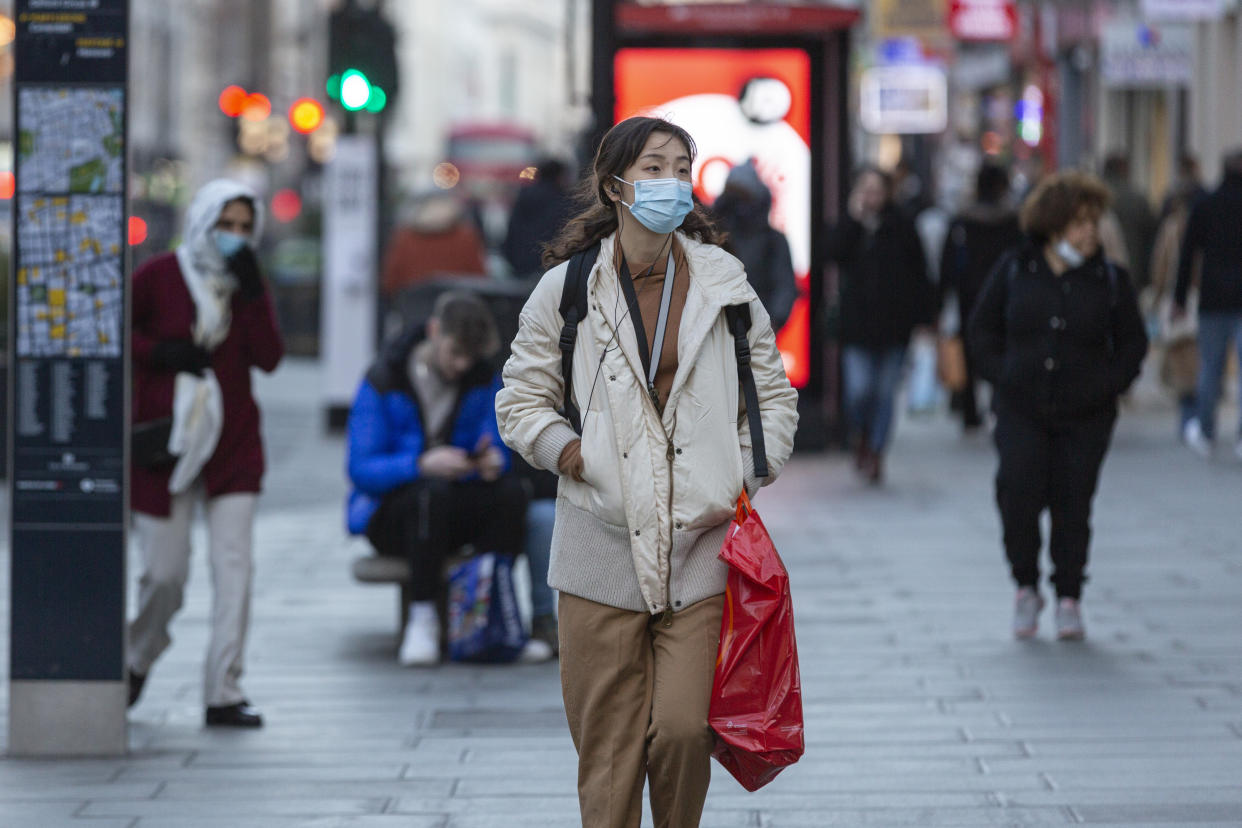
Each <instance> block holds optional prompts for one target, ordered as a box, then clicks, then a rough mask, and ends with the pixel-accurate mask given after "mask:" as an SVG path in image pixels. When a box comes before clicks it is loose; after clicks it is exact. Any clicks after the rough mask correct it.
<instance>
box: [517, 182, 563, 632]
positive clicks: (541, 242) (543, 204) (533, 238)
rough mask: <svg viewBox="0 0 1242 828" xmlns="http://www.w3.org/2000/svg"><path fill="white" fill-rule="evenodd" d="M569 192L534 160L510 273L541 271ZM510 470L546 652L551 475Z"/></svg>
mask: <svg viewBox="0 0 1242 828" xmlns="http://www.w3.org/2000/svg"><path fill="white" fill-rule="evenodd" d="M572 212H573V193H572V191H571V187H570V183H569V169H568V167H566V165H565V164H564V163H563V162H561V161H559V160H557V159H555V158H545V159H543V160H542V161H540V162H539V163H538V165H537V166H536V170H535V180H534V181H533V182H531V183H530V184H528V185H526V186H525V187H523V188H522V190H521V191H520V192H519V193H518V197H517V201H516V202H515V203H514V205H513V211H512V212H511V213H510V214H509V228H508V231H507V233H506V235H505V241H504V245H503V246H502V248H501V249H502V252H503V253H504V255H505V258H506V259H507V260H508V262H509V266H510V267H511V268H512V269H513V275H514V276H515V277H517V278H519V279H523V280H528V279H529V280H534V279H536V278H537V277H539V276H540V275H542V273H543V250H544V247H545V246H547V245H548V244H549V243H550V242H551V241H552V239H554V238H555V237H556V236H557V234H559V233H560V232H561V229H562V228H563V227H564V226H565V222H566V221H568V220H569V217H570V215H571V214H572ZM514 472H515V473H516V474H517V475H518V477H519V478H520V479H521V480H522V481H523V485H525V486H526V490H527V494H528V495H529V497H530V505H529V506H528V507H527V509H526V560H527V561H528V562H529V563H530V574H531V578H530V601H531V615H532V620H531V637H532V638H535V639H538V640H539V641H542V642H543V643H544V644H546V645H547V646H548V648H549V649H550V650H551V653H552V655H556V654H558V653H559V652H560V637H559V634H558V632H557V626H556V594H555V592H554V590H553V589H552V588H551V587H550V586H548V563H549V556H550V555H551V549H552V531H553V527H554V524H555V521H556V487H557V477H556V475H555V474H553V473H552V472H549V471H544V470H542V469H536V468H534V467H533V466H531V465H530V464H529V463H527V462H525V461H524V460H522V459H521V458H520V457H518V458H515V460H514Z"/></svg>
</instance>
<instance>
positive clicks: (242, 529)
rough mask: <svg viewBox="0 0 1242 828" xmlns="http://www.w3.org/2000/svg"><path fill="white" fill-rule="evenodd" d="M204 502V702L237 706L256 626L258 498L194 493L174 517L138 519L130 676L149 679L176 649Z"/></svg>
mask: <svg viewBox="0 0 1242 828" xmlns="http://www.w3.org/2000/svg"><path fill="white" fill-rule="evenodd" d="M200 500H202V501H203V509H204V511H205V513H206V517H207V539H208V550H207V560H208V564H209V566H210V568H211V586H212V606H211V641H210V643H209V645H208V647H207V661H206V664H205V665H204V669H203V703H204V704H206V705H207V706H209V707H215V706H221V705H229V704H236V703H237V702H240V701H242V700H243V699H244V698H245V694H244V693H242V690H241V684H240V680H241V674H242V669H243V656H244V651H245V646H246V629H247V627H248V626H249V622H250V583H251V575H252V572H253V564H252V561H251V542H252V535H253V529H254V510H255V503H256V501H257V500H258V496H257V495H255V494H252V493H249V492H244V493H238V494H227V495H221V496H219V497H213V498H210V499H208V498H205V496H204V490H203V488H202V487H201V485H200V486H194V487H192V488H191V489H190V490H189V491H187V492H184V493H182V494H179V495H173V499H172V511H171V513H170V514H169V516H168V517H167V518H160V517H155V516H153V515H147V514H143V513H141V512H134V531H135V534H136V535H137V536H138V549H139V553H140V556H141V558H142V575H141V576H140V577H139V579H138V615H137V616H136V617H135V618H134V621H133V623H132V624H130V626H129V656H128V659H129V669H131V670H133V671H134V672H135V673H139V674H142V675H145V674H146V673H148V672H149V671H150V669H151V665H152V664H154V663H155V660H156V659H157V658H159V656H160V654H161V653H162V652H164V650H165V649H167V647H168V645H169V644H170V643H172V638H171V637H170V636H169V634H168V625H169V622H171V621H172V619H173V616H174V615H176V614H177V611H178V610H179V609H181V603H182V600H183V599H184V596H185V583H186V579H187V578H188V577H189V574H190V525H191V523H192V522H193V518H194V507H195V505H197V503H198V502H199V501H200Z"/></svg>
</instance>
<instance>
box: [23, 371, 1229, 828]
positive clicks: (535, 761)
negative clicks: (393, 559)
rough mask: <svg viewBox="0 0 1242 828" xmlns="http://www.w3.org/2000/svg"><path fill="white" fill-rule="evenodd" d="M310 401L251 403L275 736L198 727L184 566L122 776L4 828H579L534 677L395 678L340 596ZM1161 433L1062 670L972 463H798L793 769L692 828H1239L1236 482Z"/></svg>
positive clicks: (1126, 425) (710, 805)
mask: <svg viewBox="0 0 1242 828" xmlns="http://www.w3.org/2000/svg"><path fill="white" fill-rule="evenodd" d="M316 385H317V380H316V374H315V370H314V365H313V364H311V363H306V362H301V363H298V362H291V363H290V364H289V365H287V366H286V367H285V368H283V369H282V371H281V372H279V373H278V374H277V375H276V376H275V377H273V378H271V379H264V380H262V381H261V383H260V386H259V388H260V392H261V394H262V396H263V397H264V399H265V405H264V412H265V426H266V428H267V431H268V434H269V435H270V436H269V454H270V460H271V466H272V470H271V474H270V476H269V479H268V489H269V492H268V494H267V495H266V496H265V498H264V500H263V501H262V503H261V507H260V519H259V525H258V549H259V553H258V554H259V558H258V575H257V582H256V593H255V605H254V607H255V608H254V619H253V624H252V641H251V644H250V648H249V656H250V657H249V665H248V673H247V677H246V686H247V689H248V692H249V693H250V694H251V695H252V697H253V699H254V700H255V702H256V703H257V704H258V705H260V706H261V707H262V709H263V711H264V713H265V714H266V716H267V719H268V726H267V727H266V728H264V729H263V730H261V731H258V732H236V733H228V732H225V733H221V732H210V731H207V730H204V729H203V728H202V726H201V718H202V708H201V702H200V689H199V684H200V670H201V663H202V656H203V651H204V648H205V638H206V619H207V613H208V611H209V593H208V589H207V583H208V578H207V577H206V568H205V563H204V560H203V555H202V554H201V547H200V552H199V554H198V555H197V557H196V559H195V569H194V572H193V574H192V576H191V587H190V591H189V595H188V597H187V601H186V608H185V610H183V612H182V614H181V615H180V616H179V618H178V620H177V623H176V626H175V629H174V637H175V639H176V640H175V642H174V644H173V646H172V649H171V650H170V651H169V652H168V653H167V654H166V655H165V657H164V658H163V659H162V660H161V661H160V662H159V663H158V664H157V665H156V667H155V669H154V671H153V673H152V677H151V680H150V682H149V684H148V687H147V691H146V694H145V695H144V697H143V700H142V701H141V703H140V704H139V705H138V706H137V707H136V708H135V709H134V710H133V711H132V712H131V717H130V722H131V730H130V732H131V742H132V751H131V754H130V755H129V756H128V757H127V758H124V759H112V760H93V761H85V760H79V761H41V762H36V761H17V760H11V759H5V760H0V826H4V827H5V828H7V827H8V826H38V828H43V827H44V826H73V825H90V826H93V828H148V827H149V826H165V827H166V828H200V826H201V827H202V828H207V827H208V826H211V827H212V828H224V827H225V826H228V828H252V826H253V827H254V828H258V827H259V826H262V828H284V826H295V825H296V826H321V827H323V828H326V827H327V826H358V827H359V828H386V827H387V826H394V828H395V826H402V828H493V827H494V828H524V826H530V828H534V826H540V827H541V828H542V827H543V826H549V827H550V828H561V827H562V826H564V827H565V828H568V826H576V825H578V819H577V805H576V798H575V790H574V765H575V757H574V751H573V747H572V745H571V744H570V741H569V736H568V732H567V730H566V727H565V723H564V718H563V714H562V712H561V706H560V691H559V684H558V680H557V670H556V666H555V664H545V665H529V666H507V667H466V666H459V665H448V666H443V667H440V668H437V669H433V670H404V669H401V668H399V667H398V666H397V665H396V664H395V658H394V655H395V647H396V640H395V635H394V630H395V623H396V609H397V608H396V597H395V590H394V589H391V588H383V587H364V586H359V585H356V584H354V583H353V582H352V581H351V580H350V577H349V574H348V565H349V561H350V559H351V557H352V556H353V555H354V554H356V553H357V552H359V550H360V547H359V546H358V545H357V544H356V543H354V542H350V541H349V540H348V539H347V538H346V537H345V536H344V533H343V530H342V518H341V500H342V498H343V495H344V484H343V482H342V480H341V474H342V467H343V446H342V443H341V441H340V440H339V439H337V438H326V437H324V436H322V434H321V433H320V431H319V428H318V423H319V412H318V407H317V402H316V399H315V396H314V395H315V389H316ZM1236 416H1237V412H1236V411H1230V412H1228V419H1227V422H1229V423H1230V424H1232V422H1234V421H1235V419H1236ZM1171 419H1172V413H1171V412H1170V411H1151V410H1145V411H1143V412H1141V413H1133V412H1131V413H1129V414H1127V416H1125V417H1124V418H1123V420H1122V423H1121V426H1120V429H1119V433H1118V436H1117V439H1116V441H1115V444H1114V450H1113V452H1112V454H1111V456H1110V458H1109V460H1108V462H1107V465H1106V467H1105V473H1104V479H1103V482H1102V490H1101V494H1100V496H1099V498H1098V500H1097V512H1096V521H1095V526H1096V541H1095V544H1094V548H1093V563H1092V568H1091V572H1092V574H1093V576H1094V578H1093V580H1092V582H1091V583H1090V584H1089V585H1088V587H1087V591H1086V594H1085V611H1086V622H1087V630H1088V638H1087V640H1086V641H1085V642H1083V643H1076V644H1068V643H1058V642H1056V641H1054V640H1053V639H1052V637H1051V636H1050V634H1049V632H1048V629H1047V627H1048V624H1049V623H1050V620H1051V613H1050V612H1048V611H1045V616H1044V618H1043V619H1042V620H1043V622H1044V629H1043V630H1041V633H1040V636H1039V637H1038V638H1037V639H1036V640H1033V641H1029V642H1015V641H1014V640H1013V639H1012V638H1011V636H1010V634H1009V621H1010V618H1009V613H1010V609H1011V604H1010V602H1011V598H1012V593H1011V587H1010V585H1009V583H1008V579H1007V575H1006V571H1005V567H1004V565H1003V563H1002V555H1001V552H1000V549H999V543H998V536H999V529H998V525H997V519H996V515H995V509H994V507H993V504H992V495H991V482H990V479H991V475H992V473H993V469H994V456H993V453H992V450H991V447H990V445H988V443H987V442H986V440H984V439H973V440H971V439H963V438H962V437H961V436H959V435H958V434H957V432H956V430H955V429H954V428H953V426H952V425H951V424H950V423H948V422H947V421H945V420H943V419H941V418H937V419H934V420H926V421H906V422H903V423H901V424H900V426H899V432H898V436H897V445H896V448H895V450H894V454H893V457H892V460H891V463H890V468H889V481H890V482H889V483H888V485H887V486H885V487H884V488H883V489H881V490H878V491H877V490H871V489H868V488H865V487H863V486H861V485H860V484H858V483H857V482H855V480H854V479H853V476H852V472H851V470H850V469H849V467H848V464H847V462H846V460H845V459H844V458H841V457H838V456H829V457H806V458H799V459H797V460H795V461H794V462H793V463H792V464H791V465H790V466H789V467H788V468H787V470H786V472H785V475H784V476H783V477H782V478H781V480H780V481H779V482H778V483H777V484H776V486H775V487H773V488H771V489H768V490H766V491H765V492H764V493H763V495H762V496H761V497H760V498H759V499H758V500H757V503H756V505H757V507H758V509H759V510H760V512H761V514H762V515H763V517H764V520H765V522H766V523H767V525H768V526H769V528H770V529H771V531H772V532H773V534H774V536H775V538H776V540H777V543H778V545H779V547H780V549H781V551H782V554H783V555H784V558H785V561H786V563H787V565H788V568H789V570H790V572H791V575H792V577H793V581H794V584H795V587H794V599H795V606H796V611H797V622H798V633H799V646H800V650H801V663H802V676H803V684H804V703H805V711H806V719H807V754H806V757H805V758H804V759H803V761H802V762H801V763H800V764H798V765H797V766H795V767H793V768H791V769H789V770H787V771H786V772H785V773H784V774H782V775H781V776H780V777H778V778H777V780H776V781H775V782H773V783H772V784H771V785H769V786H768V787H767V788H765V789H764V790H762V791H760V792H759V793H757V794H748V793H746V792H745V791H744V790H742V788H741V787H740V786H738V785H737V784H736V783H735V782H734V781H733V780H732V779H731V778H730V777H729V776H728V774H726V773H725V772H723V771H722V770H720V769H719V768H718V767H717V768H716V769H715V770H716V772H715V778H714V782H713V786H712V789H711V792H710V794H709V796H708V802H707V812H706V815H705V817H704V820H703V825H704V826H705V827H706V828H742V827H743V826H749V827H750V828H763V827H767V826H771V827H772V828H820V826H836V825H840V826H862V825H866V826H878V825H894V826H896V825H905V826H909V825H945V826H970V825H1037V824H1039V825H1044V824H1046V825H1056V824H1074V823H1088V824H1091V825H1097V826H1103V825H1113V826H1135V825H1146V826H1174V825H1178V826H1184V825H1193V824H1217V825H1242V632H1240V631H1242V600H1239V595H1242V543H1239V529H1240V528H1242V520H1240V518H1239V513H1240V512H1242V463H1240V462H1237V461H1234V460H1232V458H1230V459H1229V460H1224V459H1222V460H1220V461H1218V462H1215V463H1213V464H1205V463H1203V462H1201V461H1198V460H1196V459H1195V458H1193V457H1192V456H1191V455H1190V454H1189V453H1188V452H1186V451H1185V450H1184V449H1181V448H1180V447H1179V446H1177V445H1176V444H1175V442H1174V440H1173V436H1172V431H1173V429H1172V424H1171ZM1221 431H1222V433H1226V431H1225V429H1224V428H1223V427H1222V429H1221ZM1223 454H1224V452H1222V455H1223ZM5 557H6V558H7V555H6V556H5ZM4 571H6V572H7V566H4ZM4 595H5V596H6V597H5V599H4V601H3V602H0V603H3V607H4V612H3V615H4V619H3V621H2V622H0V624H2V625H3V628H4V631H5V635H4V642H3V644H0V647H3V648H4V649H5V652H3V653H0V658H3V662H4V663H5V664H7V590H6V591H5V593H4ZM4 692H7V688H6V690H5V691H4ZM0 703H2V704H3V707H2V708H0V714H7V698H4V697H0ZM645 824H647V825H650V820H648V821H647V822H646V823H645Z"/></svg>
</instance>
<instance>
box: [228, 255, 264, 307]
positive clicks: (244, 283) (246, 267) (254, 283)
mask: <svg viewBox="0 0 1242 828" xmlns="http://www.w3.org/2000/svg"><path fill="white" fill-rule="evenodd" d="M225 264H227V265H228V267H229V270H230V271H232V273H233V275H234V276H236V277H237V292H238V293H240V294H241V295H242V298H243V299H258V298H259V297H260V296H262V295H263V274H262V273H260V272H259V257H258V256H256V255H254V251H253V250H251V249H250V245H244V246H243V247H242V249H241V250H238V251H237V252H236V253H234V254H233V255H232V256H229V257H228V259H226V260H225Z"/></svg>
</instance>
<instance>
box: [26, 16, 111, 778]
mask: <svg viewBox="0 0 1242 828" xmlns="http://www.w3.org/2000/svg"><path fill="white" fill-rule="evenodd" d="M128 16H129V10H128V2H127V0H17V3H16V8H15V19H16V23H17V32H16V68H15V78H14V79H15V87H14V96H13V98H14V109H15V115H14V136H15V141H14V143H15V144H16V149H17V152H16V175H17V193H16V199H15V205H14V206H15V209H14V211H13V213H14V224H15V227H14V233H13V239H14V255H13V262H14V264H13V268H12V273H11V277H12V278H10V281H9V284H10V287H9V341H8V347H9V353H10V355H11V360H10V364H11V365H12V366H13V368H12V370H10V372H9V382H10V387H9V401H10V402H9V411H8V418H9V419H8V423H9V434H10V438H9V439H10V440H11V441H12V442H11V443H10V447H9V480H10V481H11V488H10V498H11V502H10V507H11V508H10V515H11V527H10V531H11V535H10V547H9V548H10V550H11V553H12V569H11V579H10V607H11V617H10V627H9V629H10V642H9V643H10V647H9V681H10V685H9V750H10V752H11V753H12V754H14V755H25V756H63V755H75V754H76V755H116V754H121V753H124V752H125V749H126V743H125V742H126V729H125V703H126V684H125V669H124V658H125V543H126V532H125V523H126V507H127V491H128V484H129V480H128V469H127V463H126V449H127V446H126V432H127V426H126V424H127V422H128V416H127V414H128V409H129V370H128V359H127V350H128V336H127V331H128V324H127V323H128V314H127V307H128V285H127V280H126V267H125V265H126V258H125V257H126V200H125V199H126V162H125V158H126V154H125V148H126V147H125V137H126V135H125V127H126V111H125V108H126V81H127V77H128V67H127V60H128V58H127V40H128V36H127V34H128Z"/></svg>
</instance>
